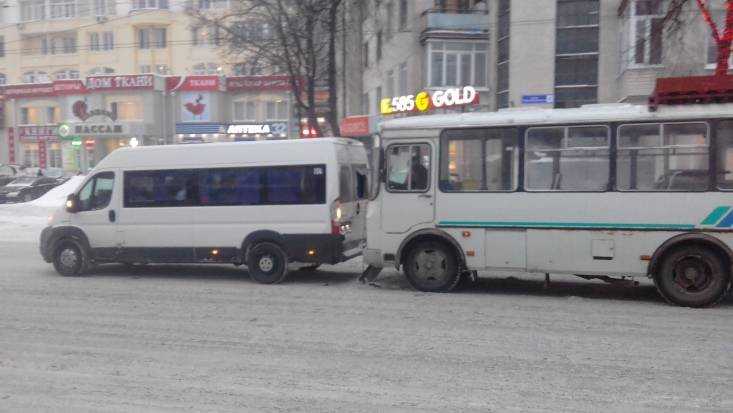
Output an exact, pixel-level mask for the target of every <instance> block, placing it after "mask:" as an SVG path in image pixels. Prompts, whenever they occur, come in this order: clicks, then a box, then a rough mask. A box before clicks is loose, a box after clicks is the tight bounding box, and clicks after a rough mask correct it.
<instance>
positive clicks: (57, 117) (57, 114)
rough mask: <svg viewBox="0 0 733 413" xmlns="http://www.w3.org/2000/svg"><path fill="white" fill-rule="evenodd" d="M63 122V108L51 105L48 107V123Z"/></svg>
mask: <svg viewBox="0 0 733 413" xmlns="http://www.w3.org/2000/svg"><path fill="white" fill-rule="evenodd" d="M59 122H61V108H59V107H57V106H49V107H47V108H46V123H47V124H53V123H59Z"/></svg>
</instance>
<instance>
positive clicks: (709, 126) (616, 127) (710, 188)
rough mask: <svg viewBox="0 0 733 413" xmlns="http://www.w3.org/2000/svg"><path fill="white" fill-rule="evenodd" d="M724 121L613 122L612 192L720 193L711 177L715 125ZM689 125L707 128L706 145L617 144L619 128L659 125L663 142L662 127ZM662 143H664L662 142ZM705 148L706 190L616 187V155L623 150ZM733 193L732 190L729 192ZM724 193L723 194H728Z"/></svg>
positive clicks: (715, 160) (714, 154)
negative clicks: (644, 145)
mask: <svg viewBox="0 0 733 413" xmlns="http://www.w3.org/2000/svg"><path fill="white" fill-rule="evenodd" d="M728 120H729V121H731V122H733V118H729V119H728ZM724 121H726V119H725V118H709V119H706V118H702V119H700V118H688V119H675V120H668V121H664V120H659V119H654V120H649V121H627V122H624V121H617V122H614V123H613V125H614V136H615V142H614V149H613V163H614V166H615V167H614V174H615V175H614V177H613V178H614V179H613V181H614V182H613V192H621V193H625V194H626V193H632V194H664V193H671V194H674V193H677V194H685V193H689V194H700V193H705V192H719V191H722V190H721V189H719V188H717V186H718V182H717V176H716V175H713V174H714V173H716V171H717V159H716V158H717V153H716V151H717V146H716V145H717V139H716V138H717V136H716V135H717V124H718V123H719V122H724ZM690 123H703V124H705V125H706V126H707V145H706V146H701V145H694V146H693V145H678V146H664V145H663V146H655V147H631V146H626V147H622V146H620V145H619V142H620V140H621V135H620V133H619V132H620V131H621V128H622V127H624V126H640V125H659V126H660V138H661V139H662V141H663V140H664V125H665V124H667V125H670V124H690ZM713 126H716V128H713ZM662 143H664V142H662ZM702 147H707V149H708V151H707V154H708V178H709V179H708V186H707V188H705V189H703V190H700V191H690V190H679V189H677V190H659V191H650V190H633V189H620V188H619V186H618V155H619V152H620V151H623V150H630V149H637V150H642V149H667V148H681V149H683V148H702ZM729 191H733V190H729ZM729 191H725V192H729Z"/></svg>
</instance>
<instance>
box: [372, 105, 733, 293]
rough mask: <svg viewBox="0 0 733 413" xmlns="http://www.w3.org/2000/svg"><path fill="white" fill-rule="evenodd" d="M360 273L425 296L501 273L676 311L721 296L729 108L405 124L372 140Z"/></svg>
mask: <svg viewBox="0 0 733 413" xmlns="http://www.w3.org/2000/svg"><path fill="white" fill-rule="evenodd" d="M381 151H382V156H381V164H380V166H379V169H380V170H381V174H380V179H379V180H378V181H379V182H378V188H377V190H375V191H373V200H372V202H371V203H370V204H369V211H368V218H367V249H366V250H365V253H364V259H365V262H366V264H368V265H369V267H368V268H367V270H366V271H365V273H364V274H363V277H362V280H363V279H374V278H376V276H377V275H378V274H379V271H380V270H381V268H383V267H385V266H388V265H389V266H395V267H396V268H397V269H398V270H399V269H402V270H403V272H404V273H405V275H406V277H407V279H408V280H409V282H410V283H411V284H412V285H413V286H414V287H415V288H416V289H419V290H422V291H435V292H445V291H450V290H451V289H453V288H454V287H455V286H456V285H457V284H458V282H459V280H460V279H461V277H462V276H476V274H477V271H486V270H502V271H504V270H507V271H521V272H530V273H540V274H550V273H561V274H562V273H564V274H575V275H579V276H582V277H584V278H600V279H605V280H609V279H614V278H618V279H621V278H626V277H632V279H633V277H635V276H637V277H638V276H648V277H651V278H653V280H654V282H655V284H656V286H657V288H658V290H659V292H660V294H661V295H662V296H664V298H666V299H667V300H668V301H669V302H671V303H674V304H678V305H682V306H692V307H699V306H709V305H712V304H715V303H717V302H718V301H719V300H720V299H721V298H722V297H723V296H724V295H725V294H726V293H727V292H728V290H729V288H730V283H731V257H732V256H733V254H732V248H733V231H732V229H733V192H731V191H733V105H730V104H718V105H687V106H678V107H663V108H660V109H659V111H657V112H650V111H649V110H648V109H647V107H645V106H634V105H625V104H613V105H589V106H585V107H582V108H578V109H557V110H552V109H509V110H501V111H499V112H494V113H464V114H449V115H448V114H446V115H431V116H416V117H408V118H401V119H394V120H390V121H387V122H385V123H384V124H383V125H382V128H381Z"/></svg>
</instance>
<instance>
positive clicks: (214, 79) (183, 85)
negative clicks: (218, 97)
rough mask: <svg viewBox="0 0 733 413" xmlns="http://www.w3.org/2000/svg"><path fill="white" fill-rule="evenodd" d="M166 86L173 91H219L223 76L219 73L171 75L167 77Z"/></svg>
mask: <svg viewBox="0 0 733 413" xmlns="http://www.w3.org/2000/svg"><path fill="white" fill-rule="evenodd" d="M165 87H166V89H167V90H168V91H169V92H173V91H178V90H180V91H217V90H220V87H221V77H219V76H217V75H200V76H170V77H167V78H166V79H165Z"/></svg>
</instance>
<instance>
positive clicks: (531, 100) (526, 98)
mask: <svg viewBox="0 0 733 413" xmlns="http://www.w3.org/2000/svg"><path fill="white" fill-rule="evenodd" d="M551 103H555V95H522V104H523V105H539V104H551Z"/></svg>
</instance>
